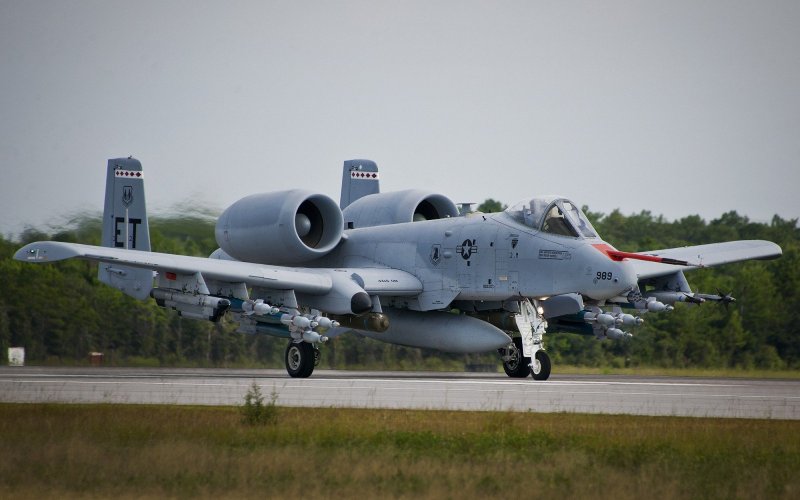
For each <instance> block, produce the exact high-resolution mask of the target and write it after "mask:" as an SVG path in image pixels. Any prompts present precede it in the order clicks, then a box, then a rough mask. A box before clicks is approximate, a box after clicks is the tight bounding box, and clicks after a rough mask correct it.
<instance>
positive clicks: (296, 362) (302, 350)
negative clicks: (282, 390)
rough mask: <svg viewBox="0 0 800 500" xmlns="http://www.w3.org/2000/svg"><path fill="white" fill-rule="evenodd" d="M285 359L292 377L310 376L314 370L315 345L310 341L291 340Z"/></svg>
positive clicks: (287, 369)
mask: <svg viewBox="0 0 800 500" xmlns="http://www.w3.org/2000/svg"><path fill="white" fill-rule="evenodd" d="M283 359H284V361H285V362H286V371H287V372H288V373H289V376H290V377H292V378H308V377H310V376H311V373H313V371H314V346H313V345H311V344H309V343H308V342H299V343H294V342H289V345H287V346H286V352H285V353H284V358H283Z"/></svg>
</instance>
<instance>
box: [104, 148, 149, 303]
mask: <svg viewBox="0 0 800 500" xmlns="http://www.w3.org/2000/svg"><path fill="white" fill-rule="evenodd" d="M101 245H102V246H104V247H111V248H123V249H127V250H143V251H147V252H149V251H150V227H149V226H148V223H147V210H146V205H145V199H144V172H142V164H141V163H140V162H139V160H136V159H134V158H115V159H111V160H108V168H107V170H106V201H105V208H104V209H103V239H102V242H101ZM98 277H99V279H100V281H102V282H103V283H105V284H107V285H110V286H113V287H114V288H117V289H119V290H122V291H123V292H124V293H126V294H127V295H130V296H131V297H135V298H137V299H145V298H147V297H148V296H149V295H150V290H151V289H152V287H153V271H151V270H149V269H137V268H134V267H126V266H118V265H114V264H100V269H99V273H98Z"/></svg>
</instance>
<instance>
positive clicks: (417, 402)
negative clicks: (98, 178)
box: [0, 367, 800, 419]
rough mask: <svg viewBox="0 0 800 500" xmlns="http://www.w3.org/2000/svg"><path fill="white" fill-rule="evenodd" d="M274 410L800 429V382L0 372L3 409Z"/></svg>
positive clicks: (370, 374)
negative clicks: (249, 395)
mask: <svg viewBox="0 0 800 500" xmlns="http://www.w3.org/2000/svg"><path fill="white" fill-rule="evenodd" d="M254 381H255V382H256V383H257V384H258V385H259V386H260V387H261V389H262V392H263V393H264V394H265V396H267V397H269V395H270V394H272V393H273V391H274V393H275V394H276V395H277V404H278V405H281V406H309V407H354V408H409V409H412V408H413V409H448V410H484V411H519V412H547V413H551V412H579V413H605V414H629V415H666V416H688V417H730V418H768V419H800V381H798V380H765V379H761V380H751V379H717V378H707V379H702V378H680V377H679V378H675V377H634V376H607V375H553V376H552V377H551V378H550V380H548V381H546V382H536V381H534V380H533V379H531V378H527V379H510V378H508V377H506V376H505V375H504V374H498V373H485V374H475V373H432V372H355V371H331V370H317V371H315V372H314V374H313V375H312V377H311V378H308V379H292V378H289V376H288V375H287V374H286V372H285V371H284V370H233V369H176V368H140V369H134V368H42V367H0V402H62V403H130V404H181V405H238V404H241V403H242V401H243V398H244V394H245V392H247V390H248V388H249V387H250V385H251V384H252V383H253V382H254Z"/></svg>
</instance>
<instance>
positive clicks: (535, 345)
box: [503, 299, 550, 380]
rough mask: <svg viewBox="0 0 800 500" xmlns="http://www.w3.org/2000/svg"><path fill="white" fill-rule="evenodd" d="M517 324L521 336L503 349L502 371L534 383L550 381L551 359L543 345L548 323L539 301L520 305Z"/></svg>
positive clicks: (527, 301) (526, 301) (525, 301)
mask: <svg viewBox="0 0 800 500" xmlns="http://www.w3.org/2000/svg"><path fill="white" fill-rule="evenodd" d="M514 320H515V322H516V324H517V329H518V330H519V333H520V336H519V337H516V338H514V341H513V342H512V343H511V344H509V345H508V347H506V348H505V349H504V351H505V352H504V353H503V370H505V372H506V375H508V376H509V377H514V378H524V377H527V376H528V374H531V375H533V378H534V379H535V380H547V379H548V378H549V377H550V356H548V355H547V353H546V352H544V343H543V341H542V337H543V336H544V333H545V329H546V328H547V321H545V320H544V317H543V316H542V311H541V309H540V308H539V303H538V301H536V300H534V301H533V303H531V301H530V300H528V299H525V300H523V301H521V302H520V303H519V314H517V315H515V316H514Z"/></svg>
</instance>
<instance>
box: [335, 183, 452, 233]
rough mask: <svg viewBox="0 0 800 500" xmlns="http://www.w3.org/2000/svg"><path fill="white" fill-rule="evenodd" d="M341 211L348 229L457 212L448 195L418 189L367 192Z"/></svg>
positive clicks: (436, 217)
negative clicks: (367, 193) (368, 193)
mask: <svg viewBox="0 0 800 500" xmlns="http://www.w3.org/2000/svg"><path fill="white" fill-rule="evenodd" d="M343 214H344V222H345V224H347V227H348V228H350V229H352V228H358V227H371V226H383V225H386V224H399V223H403V222H416V221H423V220H434V219H444V218H446V217H457V216H458V215H459V214H458V208H457V207H456V205H455V203H453V202H452V201H451V200H450V198H448V197H446V196H444V195H441V194H436V193H431V192H429V191H424V190H419V189H408V190H405V191H393V192H389V193H376V194H370V195H367V196H364V197H363V198H359V199H357V200H356V201H354V202H353V203H351V204H350V205H348V206H347V208H345V209H344V212H343Z"/></svg>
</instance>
